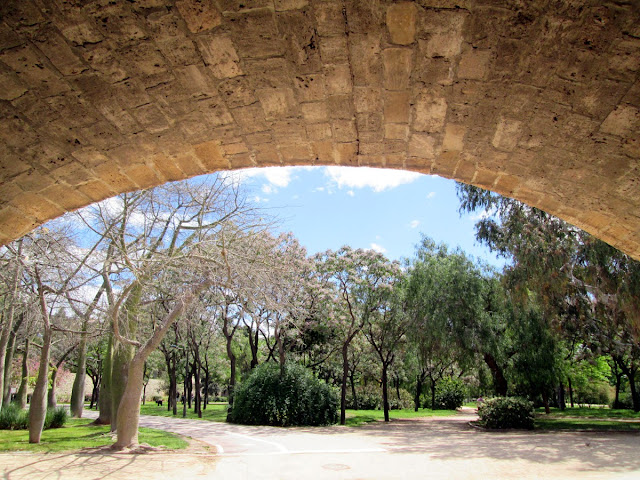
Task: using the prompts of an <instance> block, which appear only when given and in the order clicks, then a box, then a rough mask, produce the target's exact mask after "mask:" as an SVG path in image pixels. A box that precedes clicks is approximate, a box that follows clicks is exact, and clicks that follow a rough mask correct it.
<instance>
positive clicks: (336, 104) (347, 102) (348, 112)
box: [327, 95, 354, 120]
mask: <svg viewBox="0 0 640 480" xmlns="http://www.w3.org/2000/svg"><path fill="white" fill-rule="evenodd" d="M327 109H328V110H329V118H341V119H343V120H349V119H352V118H354V112H353V101H352V100H351V96H350V95H334V96H332V97H329V98H327Z"/></svg>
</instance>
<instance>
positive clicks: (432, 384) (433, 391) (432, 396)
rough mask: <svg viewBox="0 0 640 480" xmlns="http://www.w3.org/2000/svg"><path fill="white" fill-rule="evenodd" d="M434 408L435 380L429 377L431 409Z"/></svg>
mask: <svg viewBox="0 0 640 480" xmlns="http://www.w3.org/2000/svg"><path fill="white" fill-rule="evenodd" d="M435 409H436V381H435V380H434V379H433V378H431V410H435Z"/></svg>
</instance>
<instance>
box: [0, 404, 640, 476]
mask: <svg viewBox="0 0 640 480" xmlns="http://www.w3.org/2000/svg"><path fill="white" fill-rule="evenodd" d="M470 418H472V417H470V416H469V415H458V416H455V417H436V418H428V419H419V420H396V421H393V422H392V423H391V424H386V425H385V424H383V423H375V424H371V425H366V426H363V427H358V428H344V427H330V428H289V429H281V428H271V427H246V426H238V425H227V424H221V423H211V422H204V421H198V420H185V419H172V418H164V417H143V418H142V419H141V425H142V426H148V427H154V428H162V429H164V430H168V431H172V432H176V433H180V434H183V435H188V436H190V437H192V438H194V439H197V440H199V441H201V442H204V443H205V444H208V445H209V446H210V449H209V452H207V450H206V449H202V448H197V449H195V450H194V449H191V450H190V451H187V452H186V453H185V452H181V453H149V454H114V453H109V454H107V455H95V454H88V453H80V454H67V455H53V454H52V455H33V454H13V455H8V454H3V455H0V465H2V466H3V467H4V468H3V472H4V477H3V478H5V479H12V480H19V479H23V478H24V479H26V478H29V480H40V479H54V478H64V479H65V480H66V479H75V478H82V479H83V480H86V479H93V478H96V479H98V478H100V479H102V478H109V479H111V478H113V479H118V478H136V479H138V478H139V479H169V478H172V479H175V478H182V479H187V478H203V479H224V480H230V479H251V480H259V479H276V478H277V479H285V480H288V479H292V480H293V479H296V480H297V479H299V478H303V477H304V478H307V479H325V478H326V479H400V478H425V477H428V478H430V479H457V478H460V479H463V478H464V479H471V480H473V479H486V478H491V479H510V478H519V479H534V478H535V479H539V478H563V479H571V478H576V479H577V478H580V479H603V478H614V479H629V480H630V479H632V478H639V477H640V457H639V456H638V455H637V452H638V451H640V435H638V434H635V433H616V434H607V433H597V434H596V433H531V432H515V431H514V432H484V431H480V430H477V429H475V428H473V427H471V426H469V424H468V421H469V419H470Z"/></svg>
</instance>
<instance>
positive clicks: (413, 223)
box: [409, 220, 420, 228]
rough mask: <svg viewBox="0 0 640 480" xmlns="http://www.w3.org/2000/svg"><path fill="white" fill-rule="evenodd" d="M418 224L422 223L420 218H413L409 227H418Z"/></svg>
mask: <svg viewBox="0 0 640 480" xmlns="http://www.w3.org/2000/svg"><path fill="white" fill-rule="evenodd" d="M418 225H420V220H412V221H411V222H410V223H409V227H411V228H418Z"/></svg>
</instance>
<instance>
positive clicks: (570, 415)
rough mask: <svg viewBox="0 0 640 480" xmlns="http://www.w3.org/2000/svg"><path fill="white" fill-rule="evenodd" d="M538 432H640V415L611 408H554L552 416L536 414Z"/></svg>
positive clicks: (541, 412) (631, 411)
mask: <svg viewBox="0 0 640 480" xmlns="http://www.w3.org/2000/svg"><path fill="white" fill-rule="evenodd" d="M536 413H537V414H536V421H535V427H536V429H537V430H596V431H603V430H606V431H619V432H640V413H635V412H634V411H633V410H612V409H610V408H566V409H565V410H564V411H563V410H560V409H559V408H552V409H551V413H550V414H548V415H547V414H546V413H544V409H538V410H537V412H536Z"/></svg>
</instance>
